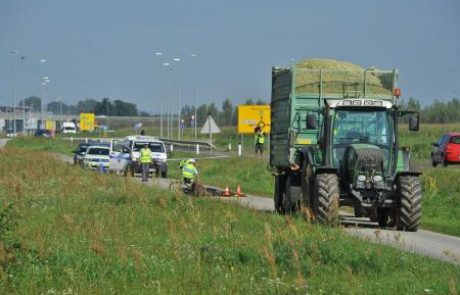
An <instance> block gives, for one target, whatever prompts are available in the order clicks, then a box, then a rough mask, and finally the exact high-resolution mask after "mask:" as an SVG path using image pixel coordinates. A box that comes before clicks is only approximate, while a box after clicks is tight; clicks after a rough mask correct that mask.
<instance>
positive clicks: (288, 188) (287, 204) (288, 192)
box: [283, 176, 296, 214]
mask: <svg viewBox="0 0 460 295" xmlns="http://www.w3.org/2000/svg"><path fill="white" fill-rule="evenodd" d="M292 184H293V181H292V176H288V177H287V180H286V182H285V188H284V198H283V209H284V214H293V213H295V212H296V203H295V201H294V200H293V194H292Z"/></svg>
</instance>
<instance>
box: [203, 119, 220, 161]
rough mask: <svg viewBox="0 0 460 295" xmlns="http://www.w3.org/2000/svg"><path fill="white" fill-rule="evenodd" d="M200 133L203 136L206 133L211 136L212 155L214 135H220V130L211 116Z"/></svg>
mask: <svg viewBox="0 0 460 295" xmlns="http://www.w3.org/2000/svg"><path fill="white" fill-rule="evenodd" d="M200 133H201V134H206V133H208V134H209V146H210V150H211V154H212V134H213V133H220V129H219V126H217V124H216V122H215V121H214V119H213V118H212V117H211V116H209V117H208V118H207V119H206V122H204V125H203V127H202V128H201V132H200Z"/></svg>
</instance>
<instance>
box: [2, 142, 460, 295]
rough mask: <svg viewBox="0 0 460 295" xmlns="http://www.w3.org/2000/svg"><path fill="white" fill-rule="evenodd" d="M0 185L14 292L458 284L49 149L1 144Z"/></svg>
mask: <svg viewBox="0 0 460 295" xmlns="http://www.w3.org/2000/svg"><path fill="white" fill-rule="evenodd" d="M24 163H33V165H24ZM0 188H1V189H0V204H1V206H0V208H1V209H0V213H1V214H0V216H6V218H2V219H0V222H1V223H2V224H1V225H2V226H1V227H0V290H2V291H3V292H4V293H14V294H31V293H38V294H74V293H75V294H76V293H79V294H93V293H96V294H98V293H103V294H106V293H120V294H126V293H128V294H156V293H167V294H215V293H229V294H248V293H256V294H305V293H310V294H364V293H365V294H425V293H432V294H448V293H450V294H455V293H456V292H457V290H460V267H458V266H455V265H452V264H448V263H443V262H440V261H436V260H433V259H430V258H427V257H422V256H419V255H415V254H411V253H406V252H400V251H398V250H396V249H393V248H390V247H386V246H381V245H376V244H372V243H370V242H367V241H361V240H359V239H356V238H353V237H349V236H347V235H346V234H345V233H344V232H343V231H342V230H340V229H326V228H322V227H319V226H315V225H312V224H310V223H307V222H304V221H303V219H302V218H301V217H297V218H292V219H291V218H286V219H285V218H283V217H281V216H277V215H273V214H266V213H259V212H256V211H254V210H250V209H246V208H241V207H238V206H232V205H229V204H226V203H222V202H220V201H212V200H209V199H190V198H184V197H183V196H181V195H172V194H171V193H169V192H166V191H161V190H158V189H155V188H149V187H146V186H142V185H140V184H138V183H136V182H134V181H132V180H131V179H130V178H120V177H116V176H113V175H101V174H96V173H88V172H87V171H84V170H82V169H79V168H78V167H73V166H71V165H66V164H64V163H61V162H59V161H57V160H55V159H54V158H53V157H52V156H51V155H50V154H49V153H45V152H38V153H32V152H30V151H26V150H22V149H13V148H8V149H4V150H0ZM4 225H7V226H4Z"/></svg>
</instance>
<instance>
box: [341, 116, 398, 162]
mask: <svg viewBox="0 0 460 295" xmlns="http://www.w3.org/2000/svg"><path fill="white" fill-rule="evenodd" d="M393 142H394V132H393V121H392V120H391V117H390V114H389V113H388V112H387V111H386V110H372V111H370V110H367V111H361V110H344V109H342V110H341V109H338V110H336V111H335V115H334V120H333V124H332V162H333V164H334V167H339V165H340V161H341V160H342V157H343V155H344V153H345V150H346V148H347V147H348V146H349V145H350V144H353V143H364V144H370V145H375V146H378V147H379V148H381V149H383V150H384V152H385V158H384V165H385V167H388V165H389V155H390V148H391V146H392V144H393Z"/></svg>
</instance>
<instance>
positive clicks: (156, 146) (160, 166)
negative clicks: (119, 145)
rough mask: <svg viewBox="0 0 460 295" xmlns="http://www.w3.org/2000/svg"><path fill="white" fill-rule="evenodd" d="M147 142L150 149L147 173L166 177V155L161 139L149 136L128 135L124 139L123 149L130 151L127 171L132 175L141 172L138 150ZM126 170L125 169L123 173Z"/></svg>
mask: <svg viewBox="0 0 460 295" xmlns="http://www.w3.org/2000/svg"><path fill="white" fill-rule="evenodd" d="M145 144H148V146H149V148H150V150H151V151H152V162H151V163H150V168H149V173H155V176H156V177H159V176H160V175H161V177H163V178H166V177H167V176H168V163H167V160H168V156H167V154H166V147H165V144H164V143H163V141H161V140H159V139H157V138H155V137H151V136H128V137H127V138H126V141H125V151H126V152H129V153H130V165H129V170H130V171H129V172H131V175H132V176H134V175H135V173H141V172H142V169H141V168H142V167H141V164H140V162H139V157H140V151H141V149H142V148H143V147H144V146H145ZM127 174H128V171H125V175H127Z"/></svg>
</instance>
